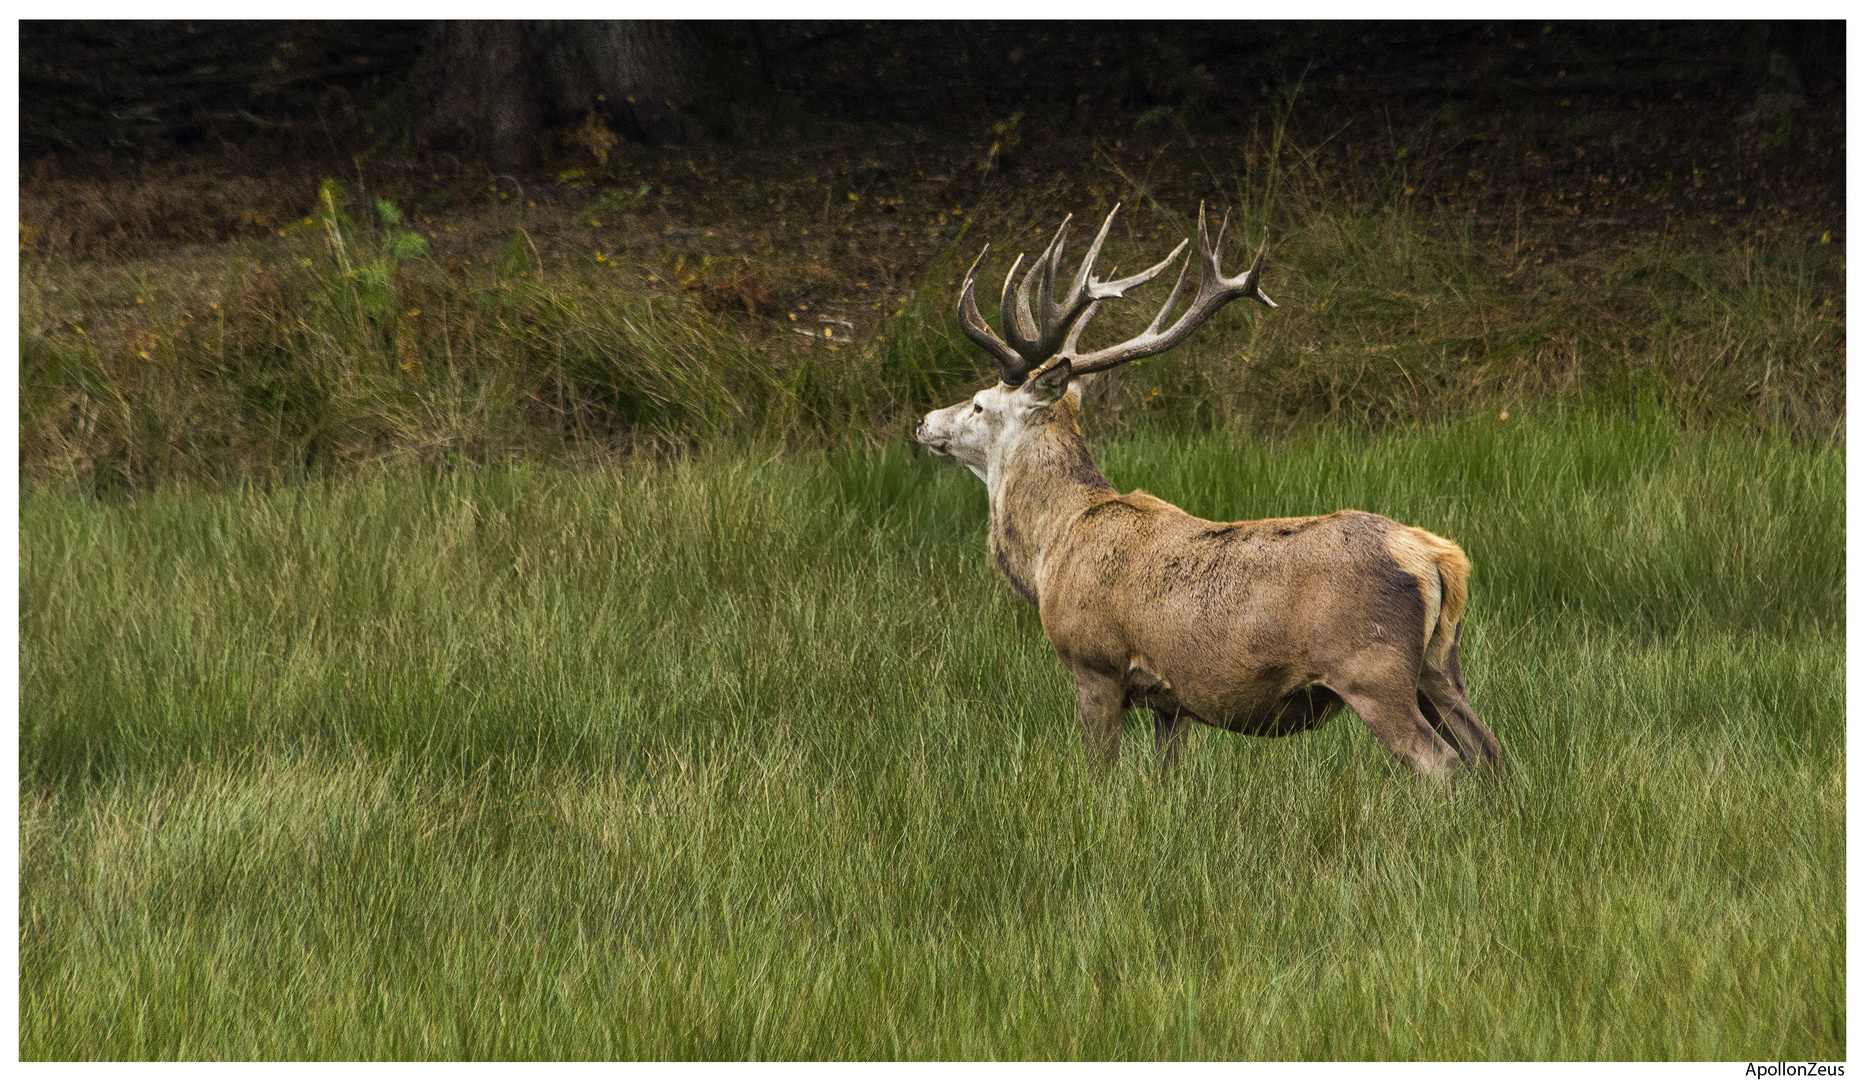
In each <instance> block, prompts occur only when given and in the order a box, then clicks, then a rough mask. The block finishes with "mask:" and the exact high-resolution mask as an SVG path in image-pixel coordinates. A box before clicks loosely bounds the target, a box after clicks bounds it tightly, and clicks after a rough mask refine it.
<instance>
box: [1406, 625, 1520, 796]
mask: <svg viewBox="0 0 1865 1080" xmlns="http://www.w3.org/2000/svg"><path fill="white" fill-rule="evenodd" d="M1433 653H1435V654H1437V655H1435V656H1433V655H1432V654H1433ZM1418 697H1419V701H1420V702H1421V703H1423V704H1428V705H1431V706H1432V707H1433V708H1431V709H1428V710H1425V713H1426V715H1427V716H1430V715H1431V714H1432V713H1433V712H1435V713H1436V714H1437V719H1436V720H1435V721H1434V722H1433V724H1432V726H1433V727H1435V728H1437V729H1438V731H1439V732H1440V733H1442V734H1444V736H1445V738H1447V739H1449V740H1450V741H1451V742H1452V743H1453V744H1455V745H1456V747H1457V750H1458V753H1459V754H1461V755H1462V757H1463V759H1464V760H1465V761H1467V762H1469V763H1470V764H1471V765H1472V766H1474V767H1476V768H1479V769H1486V770H1500V769H1501V768H1502V743H1501V742H1500V741H1498V740H1497V738H1496V735H1495V733H1494V732H1492V731H1490V730H1489V727H1488V725H1486V724H1484V723H1483V721H1482V720H1481V719H1480V718H1479V717H1478V716H1477V714H1476V710H1475V709H1472V708H1471V707H1470V701H1469V699H1468V698H1466V697H1464V680H1463V669H1462V667H1461V666H1460V665H1459V664H1458V662H1457V643H1456V641H1454V640H1453V641H1452V642H1451V644H1450V647H1449V648H1447V649H1443V650H1441V651H1440V650H1438V649H1433V650H1430V652H1429V653H1427V655H1426V657H1425V664H1424V669H1423V670H1422V671H1421V672H1420V673H1419V678H1418Z"/></svg>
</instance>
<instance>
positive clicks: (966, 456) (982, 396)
mask: <svg viewBox="0 0 1865 1080" xmlns="http://www.w3.org/2000/svg"><path fill="white" fill-rule="evenodd" d="M1070 392H1073V393H1077V394H1079V393H1080V390H1079V389H1078V388H1077V387H1076V386H1075V384H1074V382H1073V380H1072V379H1071V378H1070V375H1069V371H1068V365H1067V364H1066V363H1064V364H1063V365H1062V366H1061V367H1060V368H1050V369H1046V370H1044V371H1039V372H1038V373H1037V374H1036V375H1035V376H1034V377H1032V378H1031V379H1029V380H1027V381H1026V382H1024V384H1023V385H1022V386H1019V387H1017V388H1016V389H1014V390H1013V389H1011V388H1010V387H1008V386H1005V385H1004V384H1003V383H1001V382H1000V383H998V384H997V385H996V386H993V387H991V388H990V389H988V390H980V391H978V392H977V393H976V394H973V395H972V396H971V400H969V401H961V402H959V403H958V404H957V405H952V406H949V407H947V408H944V409H938V410H935V411H933V412H929V413H927V414H926V415H925V416H924V417H922V418H921V419H920V423H919V427H917V428H916V429H914V432H913V434H914V437H915V438H917V439H919V441H920V442H922V443H925V444H926V445H927V446H929V447H931V448H932V450H933V452H934V453H938V454H950V455H951V456H952V457H955V458H957V459H958V460H959V461H961V462H963V463H964V465H965V467H966V468H968V469H970V470H971V471H972V472H974V473H976V474H978V479H980V480H983V481H985V482H987V483H988V482H990V479H991V477H990V471H991V465H992V463H993V461H994V460H996V459H999V458H1001V456H1002V455H1003V454H1004V453H1005V452H1006V451H1008V450H1010V449H1011V448H1012V447H1015V446H1016V445H1017V444H1018V443H1019V442H1021V441H1022V436H1023V435H1024V434H1025V433H1026V432H1027V431H1029V430H1030V429H1031V427H1033V426H1034V425H1035V424H1038V423H1040V422H1041V421H1042V420H1043V419H1044V418H1045V417H1046V416H1047V415H1048V412H1049V408H1050V406H1052V405H1054V404H1055V403H1056V401H1057V400H1059V399H1060V398H1061V397H1062V396H1063V395H1064V394H1067V393H1070Z"/></svg>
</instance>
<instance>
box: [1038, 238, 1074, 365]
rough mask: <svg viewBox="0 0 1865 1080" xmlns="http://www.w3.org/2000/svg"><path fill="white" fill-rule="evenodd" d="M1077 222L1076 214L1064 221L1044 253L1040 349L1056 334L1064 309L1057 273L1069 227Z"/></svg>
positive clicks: (1039, 332)
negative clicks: (1059, 298) (1059, 300)
mask: <svg viewBox="0 0 1865 1080" xmlns="http://www.w3.org/2000/svg"><path fill="white" fill-rule="evenodd" d="M1073 220H1075V215H1074V214H1069V215H1067V216H1065V217H1064V218H1063V219H1062V227H1061V228H1059V229H1057V230H1056V236H1055V239H1053V240H1051V241H1049V247H1048V248H1047V249H1046V250H1044V251H1043V257H1042V260H1041V261H1042V265H1043V282H1042V295H1041V296H1039V297H1037V298H1036V336H1037V344H1038V347H1039V348H1040V346H1041V345H1042V343H1044V342H1046V341H1048V340H1049V337H1050V335H1051V334H1052V333H1053V332H1054V328H1055V325H1056V316H1058V315H1059V314H1061V311H1062V309H1061V308H1060V307H1058V306H1057V305H1056V299H1055V297H1056V272H1057V271H1058V270H1060V269H1061V268H1062V248H1063V246H1064V245H1065V244H1066V243H1067V242H1068V225H1069V222H1071V221H1073Z"/></svg>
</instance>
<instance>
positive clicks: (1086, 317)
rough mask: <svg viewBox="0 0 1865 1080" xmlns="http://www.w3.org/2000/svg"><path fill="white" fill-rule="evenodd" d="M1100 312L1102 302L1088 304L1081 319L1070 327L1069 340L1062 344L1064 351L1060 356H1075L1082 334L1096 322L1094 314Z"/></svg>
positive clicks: (1095, 301)
mask: <svg viewBox="0 0 1865 1080" xmlns="http://www.w3.org/2000/svg"><path fill="white" fill-rule="evenodd" d="M1099 310H1101V302H1100V301H1099V300H1090V301H1089V302H1088V306H1087V307H1085V308H1083V309H1082V311H1081V317H1080V318H1078V319H1076V320H1075V324H1074V325H1073V326H1071V327H1069V331H1068V340H1067V341H1065V342H1063V343H1062V351H1061V352H1060V353H1059V354H1058V355H1061V356H1074V355H1075V343H1076V342H1078V341H1080V340H1081V332H1082V331H1083V330H1086V329H1087V328H1088V324H1089V323H1091V322H1093V321H1094V313H1095V312H1097V311H1099Z"/></svg>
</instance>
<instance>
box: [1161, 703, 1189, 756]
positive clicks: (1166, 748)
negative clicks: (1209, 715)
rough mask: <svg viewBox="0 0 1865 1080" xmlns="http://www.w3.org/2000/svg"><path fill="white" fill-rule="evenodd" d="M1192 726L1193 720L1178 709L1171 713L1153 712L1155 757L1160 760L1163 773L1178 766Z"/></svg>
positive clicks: (1162, 710) (1163, 711)
mask: <svg viewBox="0 0 1865 1080" xmlns="http://www.w3.org/2000/svg"><path fill="white" fill-rule="evenodd" d="M1191 726H1192V722H1191V720H1190V719H1188V718H1187V717H1185V716H1184V715H1183V714H1181V713H1180V712H1178V710H1176V709H1175V710H1173V711H1171V712H1167V711H1165V710H1164V709H1154V710H1153V756H1155V757H1157V758H1158V759H1159V768H1160V769H1161V770H1162V771H1163V770H1166V769H1170V768H1172V766H1174V765H1176V764H1178V760H1179V751H1180V750H1182V749H1184V747H1185V733H1186V732H1188V731H1190V730H1191Z"/></svg>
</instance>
